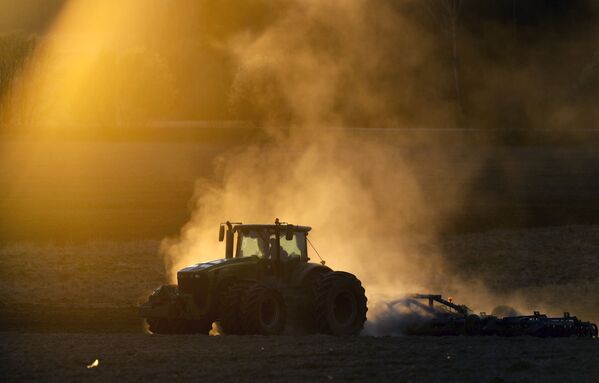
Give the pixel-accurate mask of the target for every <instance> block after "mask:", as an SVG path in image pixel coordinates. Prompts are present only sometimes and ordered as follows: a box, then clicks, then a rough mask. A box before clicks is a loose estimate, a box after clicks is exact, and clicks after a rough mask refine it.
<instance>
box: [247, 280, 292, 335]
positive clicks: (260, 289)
mask: <svg viewBox="0 0 599 383" xmlns="http://www.w3.org/2000/svg"><path fill="white" fill-rule="evenodd" d="M241 310H242V311H241V312H242V317H243V320H244V322H243V328H244V332H245V333H246V334H259V335H278V334H280V333H281V332H283V329H284V328H285V322H286V320H287V310H286V307H285V301H284V300H283V296H282V295H281V293H279V292H278V291H277V290H275V289H274V288H270V287H268V286H265V285H263V284H261V283H256V284H254V285H253V286H251V287H250V289H249V290H248V291H247V293H246V294H245V295H244V297H243V302H242V309H241Z"/></svg>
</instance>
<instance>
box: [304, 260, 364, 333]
mask: <svg viewBox="0 0 599 383" xmlns="http://www.w3.org/2000/svg"><path fill="white" fill-rule="evenodd" d="M366 302H367V299H366V295H365V293H364V288H363V287H362V283H361V282H360V281H359V280H358V278H356V277H355V276H354V275H352V274H349V273H345V272H342V271H334V272H332V273H329V274H326V275H325V276H324V277H323V278H322V279H321V280H320V281H319V283H318V286H317V288H316V297H315V311H316V312H315V314H316V315H315V316H316V326H317V329H318V331H319V332H321V333H325V334H333V335H357V334H359V333H360V331H361V330H362V329H363V328H364V322H365V321H366V311H367V310H368V308H367V307H366Z"/></svg>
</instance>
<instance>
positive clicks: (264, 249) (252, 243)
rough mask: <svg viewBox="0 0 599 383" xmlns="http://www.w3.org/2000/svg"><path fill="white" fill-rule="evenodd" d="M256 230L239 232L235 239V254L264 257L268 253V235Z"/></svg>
mask: <svg viewBox="0 0 599 383" xmlns="http://www.w3.org/2000/svg"><path fill="white" fill-rule="evenodd" d="M264 234H265V233H261V232H257V231H248V232H240V233H239V239H238V240H237V241H238V243H237V256H238V257H251V256H256V257H259V258H264V257H265V256H267V255H268V247H269V246H268V237H267V236H265V235H264Z"/></svg>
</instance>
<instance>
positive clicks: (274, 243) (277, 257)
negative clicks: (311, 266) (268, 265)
mask: <svg viewBox="0 0 599 383" xmlns="http://www.w3.org/2000/svg"><path fill="white" fill-rule="evenodd" d="M310 229H311V228H310V227H308V226H297V225H290V224H286V223H281V222H279V220H278V219H277V220H275V224H274V225H254V224H250V225H244V224H242V223H231V222H226V223H224V224H222V225H221V226H220V231H219V240H220V241H226V242H225V243H226V250H225V258H242V257H257V258H260V259H263V260H269V261H272V262H281V263H287V262H293V261H295V262H304V263H307V262H308V260H309V258H308V249H307V236H308V232H309V231H310Z"/></svg>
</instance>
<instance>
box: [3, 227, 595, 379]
mask: <svg viewBox="0 0 599 383" xmlns="http://www.w3.org/2000/svg"><path fill="white" fill-rule="evenodd" d="M598 230H599V229H598V228H597V227H595V226H569V227H557V228H544V229H513V230H495V231H489V232H485V233H477V234H463V235H453V236H448V237H447V238H445V239H444V242H443V248H444V251H445V252H446V253H447V255H448V257H450V259H452V263H451V264H452V267H453V268H454V270H455V272H456V273H457V274H458V275H459V276H461V277H462V278H464V279H468V278H472V279H476V280H480V281H482V282H483V283H485V284H486V285H488V287H489V288H490V289H491V290H492V291H495V292H497V293H498V294H500V293H501V291H502V290H506V288H505V286H511V287H510V290H514V291H518V292H520V294H521V295H522V296H526V297H527V298H528V299H529V300H531V301H534V302H536V304H538V305H550V306H552V307H559V308H561V307H562V306H563V307H567V308H569V309H570V311H572V312H573V313H574V314H577V315H579V316H581V317H582V318H583V319H586V320H596V318H597V317H596V316H595V314H596V310H597V307H598V306H599V302H598V301H597V300H598V299H599V294H598V293H597V291H599V290H598V288H599V278H598V277H597V276H596V275H595V274H596V272H595V271H596V270H597V269H598V267H599V257H597V254H599V231H598ZM158 247H159V243H158V241H136V242H105V241H101V242H97V241H96V242H90V243H88V244H80V245H69V246H49V245H33V244H27V243H15V244H11V245H6V246H4V247H2V248H0V273H1V278H0V294H1V295H0V297H1V300H2V305H1V306H2V307H1V308H0V380H1V381H23V380H42V381H80V380H83V379H86V380H95V381H113V380H138V381H142V380H143V381H164V380H167V379H168V380H174V381H183V380H192V379H193V380H202V381H217V380H220V381H256V380H272V381H318V380H322V381H329V380H337V381H352V380H353V381H365V380H368V381H393V382H402V381H405V382H431V381H432V382H434V381H438V382H447V381H456V382H462V381H476V382H479V381H482V382H526V381H546V382H553V381H555V382H564V381H565V382H569V381H571V382H581V381H583V382H584V381H587V382H597V381H599V365H598V364H597V363H596V362H597V360H599V340H597V339H593V340H590V339H537V338H528V337H524V338H496V337H480V338H477V337H468V338H464V337H444V338H408V337H393V338H391V337H380V338H375V337H368V336H360V337H353V338H333V337H327V336H303V337H290V336H283V337H236V336H219V337H208V336H157V335H150V334H145V333H144V332H143V330H142V324H141V322H140V320H139V319H138V318H137V316H136V309H135V306H136V305H137V304H138V303H140V302H141V301H143V300H144V299H145V297H146V295H147V294H148V292H149V291H150V290H151V289H152V288H153V287H154V286H156V285H159V284H160V283H162V282H163V278H164V277H163V276H164V268H163V263H162V259H161V257H160V256H159V254H158ZM24 281H26V282H27V283H24ZM556 301H557V306H556ZM498 303H499V302H498ZM560 304H561V306H560ZM576 310H580V311H576ZM96 358H98V359H99V360H100V366H99V367H98V368H93V369H87V368H86V365H88V364H90V363H91V362H93V360H95V359H96Z"/></svg>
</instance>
